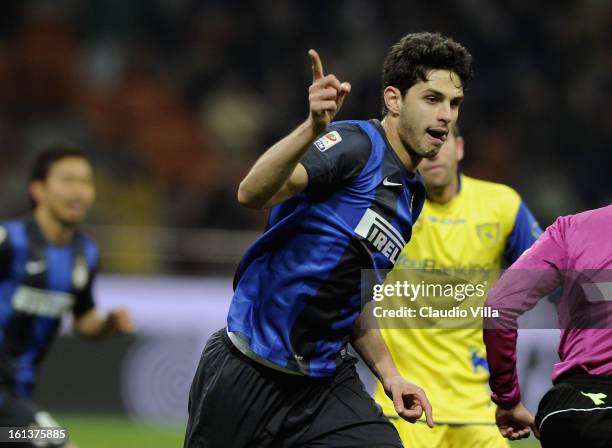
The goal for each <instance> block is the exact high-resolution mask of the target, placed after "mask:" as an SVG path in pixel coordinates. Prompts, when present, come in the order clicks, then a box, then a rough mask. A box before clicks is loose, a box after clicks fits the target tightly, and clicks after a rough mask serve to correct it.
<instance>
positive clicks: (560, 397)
mask: <svg viewBox="0 0 612 448" xmlns="http://www.w3.org/2000/svg"><path fill="white" fill-rule="evenodd" d="M535 421H536V427H537V428H538V429H539V431H540V443H541V444H542V446H543V447H544V448H547V447H560V446H577V447H578V446H579V447H580V448H591V447H606V448H608V447H610V446H612V377H611V376H608V375H588V374H586V373H568V374H565V375H563V376H562V377H561V378H559V379H558V380H557V381H556V383H555V386H554V387H552V388H551V389H550V390H549V391H548V392H546V394H545V395H544V397H542V400H541V401H540V405H539V406H538V413H537V415H536V419H535Z"/></svg>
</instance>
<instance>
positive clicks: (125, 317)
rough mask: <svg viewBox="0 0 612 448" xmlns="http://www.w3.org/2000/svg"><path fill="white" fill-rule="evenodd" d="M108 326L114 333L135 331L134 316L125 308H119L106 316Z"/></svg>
mask: <svg viewBox="0 0 612 448" xmlns="http://www.w3.org/2000/svg"><path fill="white" fill-rule="evenodd" d="M106 328H107V330H108V331H110V332H112V333H121V334H132V333H134V323H133V322H132V317H131V316H130V313H129V312H128V310H127V309H125V308H118V309H116V310H112V311H111V312H109V313H108V315H107V316H106Z"/></svg>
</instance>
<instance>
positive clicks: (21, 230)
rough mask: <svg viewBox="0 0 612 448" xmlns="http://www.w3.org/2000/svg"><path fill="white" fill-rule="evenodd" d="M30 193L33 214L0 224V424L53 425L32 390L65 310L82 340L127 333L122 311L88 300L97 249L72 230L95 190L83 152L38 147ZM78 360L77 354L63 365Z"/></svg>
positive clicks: (127, 318) (128, 323)
mask: <svg viewBox="0 0 612 448" xmlns="http://www.w3.org/2000/svg"><path fill="white" fill-rule="evenodd" d="M29 194H30V201H31V205H32V207H33V214H32V215H31V216H30V217H28V218H26V219H24V220H20V221H7V222H2V223H0V427H3V426H4V427H6V426H14V427H29V426H41V427H57V426H58V424H57V423H56V422H55V421H54V420H53V419H52V418H51V417H50V415H49V414H48V413H47V412H44V411H43V410H42V409H40V408H39V407H38V406H37V405H36V404H35V403H34V402H33V401H32V392H33V390H34V386H35V384H36V372H37V369H38V366H39V364H40V362H41V360H42V358H43V356H44V354H45V353H46V352H47V350H48V349H49V347H50V345H51V343H52V341H53V339H54V338H55V336H56V334H57V332H58V329H59V327H60V323H61V318H62V316H63V315H64V314H65V313H67V312H72V314H73V317H74V320H73V328H74V331H75V332H76V333H77V334H78V335H79V336H83V337H86V338H96V337H100V336H105V335H107V334H110V333H114V332H117V333H131V332H132V331H133V326H132V322H131V319H130V316H129V314H128V313H127V311H126V310H124V309H118V310H114V311H111V312H110V313H108V314H107V315H101V314H100V313H98V312H97V311H96V309H95V306H94V301H93V297H92V283H93V281H94V277H95V274H96V270H97V266H98V249H97V247H96V244H95V242H94V241H93V240H92V239H91V238H89V237H88V236H87V235H85V234H84V233H83V232H81V231H80V230H79V229H78V225H79V224H80V223H81V222H82V221H83V219H84V218H85V215H86V213H87V211H88V210H89V208H90V206H91V204H92V202H93V200H94V196H95V190H94V184H93V174H92V167H91V164H90V162H89V161H88V159H87V158H86V156H85V155H84V153H83V152H81V151H80V150H78V149H71V148H52V149H49V150H46V151H44V152H42V153H41V154H40V155H39V156H38V157H37V159H36V160H35V162H34V165H33V167H32V172H31V177H30V183H29ZM76 366H77V361H76V360H75V366H69V367H70V368H71V370H72V369H73V367H76ZM66 393H68V391H66ZM19 446H25V445H24V444H23V443H21V444H19ZM36 446H47V445H36ZM48 446H62V444H61V443H58V444H51V445H48Z"/></svg>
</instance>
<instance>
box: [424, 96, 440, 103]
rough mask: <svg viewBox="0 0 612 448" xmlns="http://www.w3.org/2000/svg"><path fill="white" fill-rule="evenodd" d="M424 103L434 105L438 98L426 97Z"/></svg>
mask: <svg viewBox="0 0 612 448" xmlns="http://www.w3.org/2000/svg"><path fill="white" fill-rule="evenodd" d="M425 101H427V102H428V103H431V104H434V103H437V102H438V98H437V97H435V96H433V95H428V96H426V97H425Z"/></svg>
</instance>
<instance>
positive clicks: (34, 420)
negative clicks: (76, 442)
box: [0, 385, 68, 448]
mask: <svg viewBox="0 0 612 448" xmlns="http://www.w3.org/2000/svg"><path fill="white" fill-rule="evenodd" d="M9 427H13V428H22V429H26V428H39V429H42V428H54V429H60V428H59V425H58V424H57V423H55V422H54V420H53V419H52V417H51V415H50V414H49V413H48V412H45V411H44V410H43V409H41V408H40V407H39V406H38V405H37V404H36V403H34V402H33V401H31V400H27V399H23V398H19V397H17V396H16V395H15V394H14V392H13V391H12V390H11V389H10V388H9V387H7V386H6V385H0V428H9ZM3 431H6V433H4V434H2V438H4V437H5V436H6V435H7V432H8V430H7V429H3ZM67 443H68V438H67V437H66V438H65V439H64V440H62V441H53V440H49V441H48V442H47V443H45V442H44V441H42V440H37V441H36V444H33V443H28V442H15V443H9V442H0V446H2V447H16V448H28V447H37V448H61V447H64V446H66V444H67Z"/></svg>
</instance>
